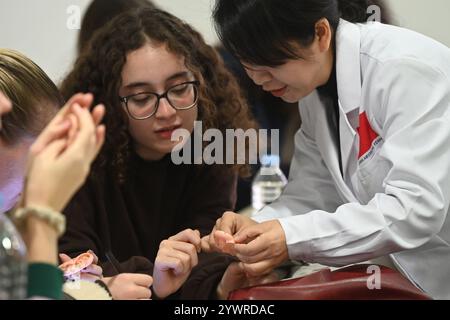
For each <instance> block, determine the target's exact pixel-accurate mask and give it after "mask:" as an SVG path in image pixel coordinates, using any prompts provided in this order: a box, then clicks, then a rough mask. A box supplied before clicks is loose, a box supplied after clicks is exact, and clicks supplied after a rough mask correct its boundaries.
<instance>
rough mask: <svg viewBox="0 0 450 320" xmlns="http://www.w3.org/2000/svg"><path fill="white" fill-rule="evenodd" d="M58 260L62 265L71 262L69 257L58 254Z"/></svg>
mask: <svg viewBox="0 0 450 320" xmlns="http://www.w3.org/2000/svg"><path fill="white" fill-rule="evenodd" d="M59 259H60V260H61V262H62V263H64V262H67V261H69V260H72V258H71V257H69V256H68V255H67V254H64V253H60V254H59Z"/></svg>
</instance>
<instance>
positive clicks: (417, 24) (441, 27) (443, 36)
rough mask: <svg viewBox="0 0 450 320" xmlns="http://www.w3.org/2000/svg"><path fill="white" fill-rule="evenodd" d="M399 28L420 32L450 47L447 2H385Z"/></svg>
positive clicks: (404, 0)
mask: <svg viewBox="0 0 450 320" xmlns="http://www.w3.org/2000/svg"><path fill="white" fill-rule="evenodd" d="M387 3H388V4H389V6H390V7H391V8H392V11H393V12H394V20H395V22H397V23H398V24H399V25H400V26H403V27H406V28H409V29H412V30H415V31H418V32H421V33H423V34H425V35H427V36H429V37H432V38H434V39H436V40H438V41H440V42H442V43H444V44H446V45H447V46H448V47H450V16H449V15H450V1H449V0H387Z"/></svg>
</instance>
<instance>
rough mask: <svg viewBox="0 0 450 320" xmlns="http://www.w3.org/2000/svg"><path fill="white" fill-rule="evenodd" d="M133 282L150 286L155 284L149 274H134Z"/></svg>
mask: <svg viewBox="0 0 450 320" xmlns="http://www.w3.org/2000/svg"><path fill="white" fill-rule="evenodd" d="M133 282H134V283H135V284H136V285H138V286H142V287H150V286H151V285H152V284H153V278H152V277H151V276H149V275H147V274H138V273H135V274H133Z"/></svg>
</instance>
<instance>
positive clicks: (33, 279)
mask: <svg viewBox="0 0 450 320" xmlns="http://www.w3.org/2000/svg"><path fill="white" fill-rule="evenodd" d="M63 283H64V278H63V274H62V271H61V270H60V269H59V268H57V267H56V266H54V265H51V264H45V263H32V264H30V265H29V266H28V288H27V296H28V297H44V298H49V299H55V300H60V299H62V296H63V295H62V287H63Z"/></svg>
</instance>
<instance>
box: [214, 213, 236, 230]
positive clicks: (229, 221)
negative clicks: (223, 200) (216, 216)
mask: <svg viewBox="0 0 450 320" xmlns="http://www.w3.org/2000/svg"><path fill="white" fill-rule="evenodd" d="M216 229H217V230H220V231H223V232H225V233H228V234H231V235H234V234H235V233H236V213H234V212H225V213H224V214H223V216H222V218H221V219H220V220H218V221H217V222H216Z"/></svg>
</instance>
